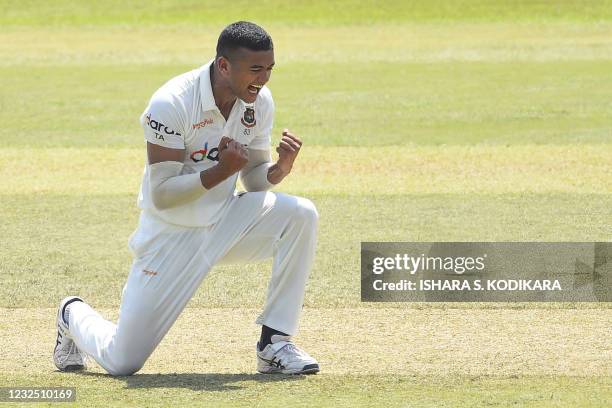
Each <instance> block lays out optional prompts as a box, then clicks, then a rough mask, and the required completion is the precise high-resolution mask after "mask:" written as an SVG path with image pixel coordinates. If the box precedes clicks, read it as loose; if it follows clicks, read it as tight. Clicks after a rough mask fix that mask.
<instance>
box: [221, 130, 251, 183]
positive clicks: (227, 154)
mask: <svg viewBox="0 0 612 408" xmlns="http://www.w3.org/2000/svg"><path fill="white" fill-rule="evenodd" d="M218 148H219V164H218V166H220V167H221V169H222V170H223V171H224V172H227V174H228V175H231V174H234V173H237V172H239V171H240V170H241V169H242V168H243V167H244V166H246V164H247V162H248V161H249V152H248V151H247V149H246V148H245V147H244V146H243V145H241V144H240V143H238V142H237V141H235V140H234V139H231V138H229V137H227V136H223V137H222V138H221V141H220V142H219V147H218Z"/></svg>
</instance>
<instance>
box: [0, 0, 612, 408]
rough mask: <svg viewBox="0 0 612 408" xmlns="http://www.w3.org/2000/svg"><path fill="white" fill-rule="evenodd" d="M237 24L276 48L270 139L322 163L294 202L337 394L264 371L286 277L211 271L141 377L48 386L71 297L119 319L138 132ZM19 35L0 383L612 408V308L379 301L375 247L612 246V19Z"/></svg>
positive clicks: (38, 9) (322, 350) (321, 381)
mask: <svg viewBox="0 0 612 408" xmlns="http://www.w3.org/2000/svg"><path fill="white" fill-rule="evenodd" d="M238 19H252V20H255V21H257V22H260V23H262V24H263V25H264V26H265V28H266V29H268V31H269V32H270V33H271V34H272V36H273V38H274V42H275V54H276V55H275V57H276V62H277V64H276V68H275V71H274V73H273V75H272V80H271V82H270V83H269V86H270V88H271V89H272V91H273V94H274V98H275V102H276V107H277V112H276V118H275V128H274V140H275V141H276V140H278V135H279V132H280V130H281V129H282V128H284V127H289V128H291V129H292V130H294V131H295V132H296V133H297V134H299V135H300V136H301V137H302V138H303V139H304V141H305V147H304V149H303V152H302V153H301V157H300V158H299V161H298V163H297V164H296V166H295V168H294V172H293V174H292V176H291V177H290V178H288V179H287V180H285V181H284V182H283V184H282V185H281V186H280V187H279V188H278V190H281V191H285V192H289V193H292V194H299V195H303V196H307V197H309V198H311V199H312V200H313V201H314V202H315V203H316V205H317V208H318V210H319V213H320V215H321V220H320V234H319V245H318V253H317V259H316V262H315V266H314V269H313V271H312V275H311V280H310V282H309V285H308V290H307V293H306V300H305V310H304V318H303V324H302V331H301V333H300V335H299V337H298V341H299V342H300V344H303V345H304V346H305V348H307V349H308V351H310V352H312V354H313V355H315V356H316V357H317V358H318V359H319V360H320V361H321V363H322V366H323V372H322V375H319V376H317V377H309V378H292V377H290V378H287V377H283V376H281V377H275V378H271V379H268V378H267V377H262V376H258V375H254V374H253V372H254V366H253V361H252V357H253V356H252V346H253V344H252V342H253V340H254V339H255V337H256V335H257V327H256V326H255V325H254V324H253V320H254V318H255V316H256V315H257V313H258V311H259V309H260V308H261V307H262V304H263V302H264V299H265V288H266V285H267V282H268V277H269V267H270V263H269V262H264V263H260V264H255V265H246V266H222V267H218V268H215V269H213V271H212V272H211V274H210V276H209V277H208V278H207V279H206V280H205V281H204V283H203V285H202V287H201V288H200V289H199V290H198V292H197V294H196V295H195V297H194V298H193V299H192V301H191V303H190V304H189V308H188V309H187V310H186V311H185V313H184V315H183V316H181V318H180V319H179V321H178V322H177V324H176V326H175V327H174V328H173V329H172V330H171V332H170V333H169V335H168V337H167V338H166V339H165V340H164V341H163V342H162V344H161V345H160V348H159V349H158V350H157V351H156V352H155V353H154V354H153V356H152V357H151V360H150V361H148V362H147V364H146V365H145V367H144V369H143V371H142V373H141V374H140V375H137V376H134V377H132V378H119V379H114V378H111V377H109V376H106V375H103V374H102V370H101V369H100V368H99V367H97V366H95V365H94V367H93V368H92V370H91V374H89V375H71V374H61V373H58V372H55V371H54V369H53V366H52V364H51V360H50V353H49V351H50V349H51V348H52V344H53V337H54V333H53V315H54V310H53V308H54V307H55V306H56V304H57V302H58V300H59V299H60V298H61V297H63V296H65V295H66V294H70V293H78V294H80V295H82V296H83V297H85V298H86V299H87V300H88V301H89V302H90V303H92V304H93V305H94V306H95V307H96V308H101V310H102V312H103V313H104V315H105V316H107V317H109V318H112V319H114V318H116V312H117V309H118V305H119V301H120V295H121V289H122V287H123V284H124V282H125V279H126V276H127V273H128V270H129V267H130V263H131V259H130V254H129V251H128V248H127V239H128V237H129V235H130V233H131V232H132V231H133V230H134V228H135V227H136V223H137V217H138V210H137V208H136V206H135V203H136V195H137V190H138V186H139V183H140V178H141V176H142V166H143V164H144V149H143V138H142V133H141V129H140V126H139V123H138V117H139V115H140V113H141V112H142V110H143V109H144V107H145V106H146V104H147V102H148V99H149V97H150V96H151V94H152V93H153V91H155V90H156V89H157V88H158V87H159V86H160V85H161V84H162V83H164V82H165V81H166V80H168V79H169V78H171V77H172V76H174V75H177V74H179V73H182V72H185V71H187V70H190V69H192V68H194V67H197V66H200V65H202V64H204V63H206V62H207V61H208V60H209V59H210V58H211V57H212V55H213V51H214V45H215V42H216V38H217V36H218V33H219V31H220V30H221V29H222V28H223V27H224V26H225V25H226V24H228V23H229V22H232V21H235V20H238ZM0 25H2V30H1V31H0V125H1V128H2V132H0V143H1V145H0V146H1V147H0V174H2V181H0V308H2V311H1V313H0V316H2V317H0V333H1V334H2V336H1V338H2V343H0V345H2V347H3V351H4V354H5V356H7V357H6V358H4V359H2V361H0V384H2V385H19V386H26V385H39V386H51V385H58V386H59V385H66V386H70V385H74V386H76V387H77V388H78V395H79V402H80V403H82V404H83V405H85V404H87V405H89V406H107V405H108V403H107V396H108V395H113V396H115V401H120V402H121V403H122V404H124V405H126V406H127V405H138V406H164V405H179V404H181V405H185V404H193V403H197V404H202V405H213V406H216V405H221V406H244V405H249V406H253V405H255V406H264V405H281V404H285V405H286V404H291V405H298V406H300V405H308V406H313V405H314V406H328V405H332V404H333V405H336V406H376V405H388V406H408V407H445V406H448V407H451V406H452V407H455V406H459V407H462V406H465V407H472V406H529V407H544V406H546V407H548V406H559V407H566V406H609V401H610V400H611V399H612V395H611V393H610V389H611V387H610V386H611V385H612V383H611V379H612V376H611V373H610V366H612V360H611V358H610V341H609V327H610V325H611V324H612V313H611V311H612V309H611V308H610V305H609V304H486V305H484V304H453V305H449V304H400V303H398V304H384V305H380V304H376V305H374V304H363V303H361V302H360V298H359V295H360V290H359V284H360V281H359V279H360V276H359V248H360V242H361V241H395V240H397V241H610V240H612V224H611V223H610V220H612V119H611V118H612V103H611V102H610V97H609V96H610V94H611V93H612V80H611V79H610V75H609V73H610V71H611V69H612V40H611V39H612V3H611V2H609V1H586V2H585V1H581V2H578V1H556V2H546V1H511V2H501V1H499V2H497V1H492V0H480V1H477V0H474V1H446V0H436V1H430V2H416V1H382V2H374V1H355V2H349V1H346V0H343V1H340V2H324V1H314V2H313V1H309V2H305V1H303V2H291V3H288V2H280V1H276V0H274V1H272V0H266V1H263V2H260V3H257V4H254V3H252V2H245V1H234V2H231V4H221V3H218V2H217V3H213V2H200V1H197V2H196V1H182V2H178V1H176V0H163V1H154V2H118V1H115V0H113V1H110V0H104V1H98V2H95V3H94V2H73V1H67V0H58V1H54V2H35V1H13V0H7V1H3V2H1V3H0ZM177 44H178V46H177ZM245 282H248V285H246V287H245V285H244V283H245ZM15 321H18V322H20V324H19V326H16V325H15V324H14V322H15ZM194 328H195V330H194ZM211 331H212V332H215V333H217V334H218V337H219V338H224V339H228V342H229V344H230V346H231V347H229V349H228V348H226V349H225V350H222V349H221V348H220V347H221V343H220V342H219V341H217V340H216V338H211V336H210V335H209V333H211ZM223 344H225V343H223ZM221 353H225V355H226V358H223V359H218V358H215V356H217V355H219V354H221Z"/></svg>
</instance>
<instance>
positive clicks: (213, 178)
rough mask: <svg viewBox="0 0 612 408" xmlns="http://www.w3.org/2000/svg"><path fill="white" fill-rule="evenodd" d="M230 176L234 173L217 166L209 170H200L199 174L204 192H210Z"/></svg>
mask: <svg viewBox="0 0 612 408" xmlns="http://www.w3.org/2000/svg"><path fill="white" fill-rule="evenodd" d="M232 174H234V173H232V172H231V171H228V170H226V169H225V168H223V167H222V166H219V165H218V164H217V165H216V166H214V167H211V168H210V169H206V170H202V171H201V172H200V182H201V183H202V186H204V188H205V189H206V190H210V189H211V188H213V187H215V186H216V185H217V184H219V183H221V182H222V181H223V180H225V179H227V178H228V177H230V176H231V175H232Z"/></svg>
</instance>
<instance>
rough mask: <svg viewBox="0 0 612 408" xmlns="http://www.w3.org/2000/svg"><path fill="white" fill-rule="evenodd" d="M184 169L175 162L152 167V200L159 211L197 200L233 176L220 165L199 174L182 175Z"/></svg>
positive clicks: (180, 164)
mask: <svg viewBox="0 0 612 408" xmlns="http://www.w3.org/2000/svg"><path fill="white" fill-rule="evenodd" d="M182 169H183V164H182V163H179V162H173V161H165V162H159V163H154V164H151V165H150V167H149V178H150V185H151V198H152V200H153V205H155V207H156V208H157V209H159V210H165V209H168V208H173V207H178V206H180V205H184V204H187V203H189V202H191V201H194V200H197V199H198V198H200V197H201V196H202V195H204V194H205V193H206V191H208V190H210V189H211V188H213V187H215V186H216V185H218V184H219V183H221V182H222V181H223V180H225V179H227V178H228V177H230V176H231V175H232V174H233V173H232V172H231V171H228V170H227V169H225V168H223V167H222V166H219V165H216V166H214V167H211V168H210V169H207V170H204V171H201V172H199V174H198V173H190V174H180V173H181V171H182Z"/></svg>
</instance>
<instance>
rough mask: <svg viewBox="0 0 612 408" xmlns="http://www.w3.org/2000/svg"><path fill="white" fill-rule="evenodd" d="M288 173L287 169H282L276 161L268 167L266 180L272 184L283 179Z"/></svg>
mask: <svg viewBox="0 0 612 408" xmlns="http://www.w3.org/2000/svg"><path fill="white" fill-rule="evenodd" d="M288 174H289V171H287V170H283V169H282V168H281V167H280V166H279V165H278V163H275V164H273V165H272V166H270V168H269V169H268V181H269V182H270V183H272V184H278V183H280V182H281V181H283V179H284V178H285V177H287V175H288Z"/></svg>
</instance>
